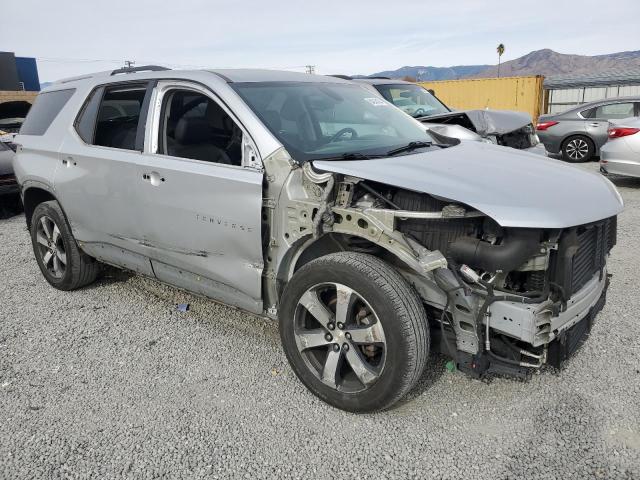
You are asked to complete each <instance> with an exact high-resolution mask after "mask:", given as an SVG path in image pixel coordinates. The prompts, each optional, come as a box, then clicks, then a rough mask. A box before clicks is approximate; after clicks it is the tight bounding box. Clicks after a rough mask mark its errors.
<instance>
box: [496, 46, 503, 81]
mask: <svg viewBox="0 0 640 480" xmlns="http://www.w3.org/2000/svg"><path fill="white" fill-rule="evenodd" d="M496 50H497V51H498V78H500V58H501V57H502V54H503V53H504V43H501V44H500V45H498V48H496Z"/></svg>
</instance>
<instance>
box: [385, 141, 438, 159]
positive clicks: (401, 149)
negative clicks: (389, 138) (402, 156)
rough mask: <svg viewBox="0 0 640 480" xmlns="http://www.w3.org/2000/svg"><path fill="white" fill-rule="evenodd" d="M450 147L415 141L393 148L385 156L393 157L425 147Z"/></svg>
mask: <svg viewBox="0 0 640 480" xmlns="http://www.w3.org/2000/svg"><path fill="white" fill-rule="evenodd" d="M450 146H451V145H446V144H444V143H435V142H423V141H420V140H419V141H416V142H409V143H407V144H406V145H405V146H404V147H398V148H394V149H393V150H389V151H388V152H387V155H389V156H391V155H395V154H397V153H402V152H410V151H412V150H416V149H418V148H427V147H440V148H448V147H450Z"/></svg>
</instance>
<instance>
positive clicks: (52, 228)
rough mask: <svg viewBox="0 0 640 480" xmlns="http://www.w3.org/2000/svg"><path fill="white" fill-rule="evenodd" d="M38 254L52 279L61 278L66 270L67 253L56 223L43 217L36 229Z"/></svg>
mask: <svg viewBox="0 0 640 480" xmlns="http://www.w3.org/2000/svg"><path fill="white" fill-rule="evenodd" d="M36 240H37V246H38V254H39V255H40V259H41V260H42V264H43V265H44V267H45V268H46V269H47V271H48V272H49V274H51V275H52V276H53V277H54V278H62V277H63V276H64V274H65V272H66V270H67V252H66V250H65V248H64V242H63V241H62V235H61V234H60V229H59V228H58V225H56V222H54V221H53V219H52V218H51V217H48V216H46V215H43V216H41V217H40V219H39V221H38V226H37V229H36Z"/></svg>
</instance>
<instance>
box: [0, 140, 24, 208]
mask: <svg viewBox="0 0 640 480" xmlns="http://www.w3.org/2000/svg"><path fill="white" fill-rule="evenodd" d="M1 135H2V132H0V136H1ZM13 156H14V151H13V148H12V143H10V142H8V141H7V142H3V141H2V140H1V139H0V207H3V206H5V205H6V204H9V203H11V204H14V203H15V201H14V200H17V198H18V195H19V189H18V183H17V182H16V177H15V175H14V174H13V165H12V163H13ZM11 197H13V199H12V198H11Z"/></svg>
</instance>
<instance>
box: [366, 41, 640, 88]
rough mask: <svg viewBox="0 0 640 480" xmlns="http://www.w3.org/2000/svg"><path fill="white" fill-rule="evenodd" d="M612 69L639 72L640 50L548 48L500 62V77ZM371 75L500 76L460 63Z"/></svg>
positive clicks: (419, 77) (489, 68) (432, 77)
mask: <svg viewBox="0 0 640 480" xmlns="http://www.w3.org/2000/svg"><path fill="white" fill-rule="evenodd" d="M611 70H626V71H629V70H635V71H640V50H636V51H629V52H618V53H609V54H606V55H594V56H588V55H571V54H564V53H558V52H555V51H553V50H551V49H548V48H545V49H542V50H535V51H533V52H531V53H528V54H526V55H524V56H522V57H520V58H516V59H514V60H509V61H506V62H504V63H502V65H500V76H502V77H514V76H521V75H544V76H545V77H550V76H555V75H567V74H571V75H579V74H590V75H594V74H600V73H605V72H608V71H611ZM370 76H372V77H389V78H405V77H411V78H415V79H417V80H422V81H433V80H455V79H460V78H487V77H497V76H498V66H497V65H459V66H455V67H428V66H414V67H411V66H405V67H401V68H398V69H397V70H385V71H382V72H376V73H374V74H372V75H370Z"/></svg>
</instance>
